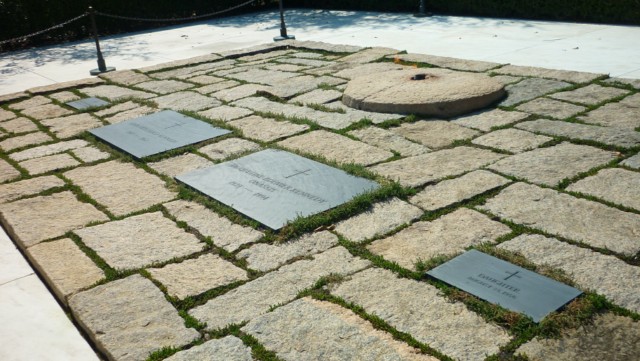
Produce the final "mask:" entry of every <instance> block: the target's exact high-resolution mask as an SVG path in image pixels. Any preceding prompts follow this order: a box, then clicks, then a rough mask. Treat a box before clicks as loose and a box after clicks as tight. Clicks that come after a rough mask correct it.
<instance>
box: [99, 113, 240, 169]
mask: <svg viewBox="0 0 640 361" xmlns="http://www.w3.org/2000/svg"><path fill="white" fill-rule="evenodd" d="M89 132H90V133H91V134H93V135H95V136H96V137H98V138H100V139H101V140H103V141H105V142H107V143H108V144H110V145H112V146H114V147H116V148H118V149H121V150H123V151H125V152H127V153H129V154H131V155H132V156H134V157H136V158H138V159H140V158H143V157H147V156H150V155H154V154H158V153H162V152H165V151H168V150H172V149H176V148H180V147H184V146H187V145H191V144H195V143H198V142H202V141H204V140H207V139H211V138H215V137H219V136H221V135H225V134H228V133H231V131H229V130H226V129H221V128H216V127H214V126H212V125H210V124H207V123H205V122H203V121H200V120H197V119H193V118H190V117H187V116H186V115H182V114H180V113H178V112H175V111H173V110H165V111H162V112H158V113H154V114H150V115H145V116H143V117H140V118H135V119H131V120H127V121H124V122H121V123H117V124H112V125H107V126H106V127H102V128H97V129H92V130H90V131H89Z"/></svg>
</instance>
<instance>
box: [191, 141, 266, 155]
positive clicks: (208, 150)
mask: <svg viewBox="0 0 640 361" xmlns="http://www.w3.org/2000/svg"><path fill="white" fill-rule="evenodd" d="M259 149H260V145H259V144H256V143H254V142H251V141H248V140H244V139H240V138H229V139H224V140H221V141H219V142H217V143H213V144H209V145H206V146H204V147H202V148H200V149H198V152H200V153H202V154H204V155H206V156H207V157H209V158H211V159H213V160H222V159H226V158H229V157H232V156H234V155H237V154H241V153H245V152H251V151H256V150H259Z"/></svg>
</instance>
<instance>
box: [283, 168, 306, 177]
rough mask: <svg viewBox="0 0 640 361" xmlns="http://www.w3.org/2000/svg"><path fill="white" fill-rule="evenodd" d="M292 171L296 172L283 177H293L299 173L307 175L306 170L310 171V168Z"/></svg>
mask: <svg viewBox="0 0 640 361" xmlns="http://www.w3.org/2000/svg"><path fill="white" fill-rule="evenodd" d="M294 171H295V172H297V173H293V174H292V175H290V176H286V177H285V178H291V177H295V176H297V175H300V174H304V175H308V174H307V172H311V169H305V170H297V169H294Z"/></svg>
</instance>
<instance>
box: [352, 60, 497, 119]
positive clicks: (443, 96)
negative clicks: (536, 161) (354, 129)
mask: <svg viewBox="0 0 640 361" xmlns="http://www.w3.org/2000/svg"><path fill="white" fill-rule="evenodd" d="M504 95H505V91H504V85H503V84H502V83H500V82H498V81H497V80H494V79H492V78H491V77H489V76H487V75H484V74H476V73H465V72H459V71H453V70H447V69H428V68H421V69H408V70H391V71H387V72H383V73H378V74H371V75H366V76H361V77H358V78H355V79H353V80H351V81H350V82H349V83H348V84H347V88H346V89H345V90H344V95H343V97H342V102H343V103H344V104H345V105H347V106H349V107H351V108H355V109H360V110H367V111H371V112H379V113H399V114H421V115H431V116H438V117H453V116H456V115H461V114H465V113H469V112H471V111H473V110H477V109H481V108H484V107H486V106H488V105H490V104H492V103H493V102H495V101H497V100H499V99H500V98H502V97H503V96H504Z"/></svg>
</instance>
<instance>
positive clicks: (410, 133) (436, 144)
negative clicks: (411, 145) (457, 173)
mask: <svg viewBox="0 0 640 361" xmlns="http://www.w3.org/2000/svg"><path fill="white" fill-rule="evenodd" d="M390 130H391V131H392V132H394V133H397V134H400V135H401V136H403V137H405V138H407V139H411V140H413V141H415V142H418V143H421V144H424V145H426V146H427V147H430V148H443V147H446V146H449V145H451V143H453V142H455V141H456V140H464V139H469V138H473V137H475V136H477V135H479V134H480V132H478V131H475V130H472V129H469V128H465V127H461V126H459V125H456V124H452V123H450V122H447V121H443V120H420V121H417V122H415V123H404V124H402V125H400V126H399V127H397V128H391V129H390Z"/></svg>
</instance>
